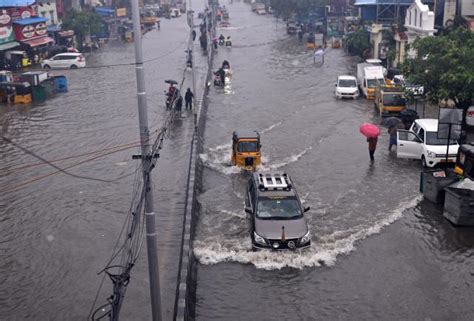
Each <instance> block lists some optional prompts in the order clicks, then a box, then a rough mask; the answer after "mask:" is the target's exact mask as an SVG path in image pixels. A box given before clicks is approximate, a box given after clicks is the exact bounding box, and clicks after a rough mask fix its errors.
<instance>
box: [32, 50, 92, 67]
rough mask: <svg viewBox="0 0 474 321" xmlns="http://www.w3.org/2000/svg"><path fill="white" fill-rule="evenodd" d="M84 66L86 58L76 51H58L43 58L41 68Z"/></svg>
mask: <svg viewBox="0 0 474 321" xmlns="http://www.w3.org/2000/svg"><path fill="white" fill-rule="evenodd" d="M85 66H86V58H85V57H84V56H83V55H82V54H81V53H78V52H68V53H60V54H57V55H55V56H53V57H51V58H49V59H45V60H43V62H42V63H41V68H43V69H51V68H70V69H77V68H84V67H85Z"/></svg>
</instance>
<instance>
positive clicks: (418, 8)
mask: <svg viewBox="0 0 474 321" xmlns="http://www.w3.org/2000/svg"><path fill="white" fill-rule="evenodd" d="M434 25H435V14H434V12H433V11H431V10H430V8H429V6H428V5H426V4H423V3H422V2H421V0H415V1H414V2H413V3H412V4H411V5H410V7H408V9H407V11H406V16H405V24H404V27H405V29H406V30H405V32H397V34H395V41H396V55H395V61H394V65H395V66H398V65H399V64H401V63H403V62H404V61H405V57H406V56H409V57H414V56H415V55H416V52H415V51H414V50H413V49H410V50H409V51H408V52H407V51H406V46H407V45H410V44H412V43H413V42H414V41H415V40H416V39H418V38H425V37H431V36H433V35H434V34H435V33H436V31H437V30H436V29H435V28H434Z"/></svg>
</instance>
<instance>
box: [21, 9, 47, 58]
mask: <svg viewBox="0 0 474 321" xmlns="http://www.w3.org/2000/svg"><path fill="white" fill-rule="evenodd" d="M46 21H47V19H45V18H41V17H32V18H27V19H19V20H16V21H14V22H13V29H14V32H15V37H16V40H17V41H19V42H20V43H21V47H22V48H23V49H24V50H25V51H26V52H27V53H28V55H29V56H30V58H33V59H34V60H35V62H36V60H37V59H38V60H39V58H41V56H43V53H44V51H45V50H47V47H48V46H50V45H52V44H53V43H54V39H53V38H51V37H49V36H48V28H47V25H46Z"/></svg>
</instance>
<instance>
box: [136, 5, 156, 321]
mask: <svg viewBox="0 0 474 321" xmlns="http://www.w3.org/2000/svg"><path fill="white" fill-rule="evenodd" d="M131 3H132V18H133V41H134V43H135V73H136V77H137V99H138V120H139V126H140V142H141V152H142V155H141V159H142V165H143V166H142V167H143V184H144V186H143V187H144V189H145V225H146V244H147V254H148V272H149V278H150V280H149V281H150V293H151V312H152V320H153V321H161V298H160V276H159V271H158V250H157V242H156V231H155V212H154V208H153V188H152V184H151V169H152V167H151V165H152V164H151V161H152V158H153V155H151V150H150V141H149V140H150V132H149V129H148V112H147V103H146V90H145V73H144V70H143V53H142V33H141V26H140V14H139V8H138V0H131Z"/></svg>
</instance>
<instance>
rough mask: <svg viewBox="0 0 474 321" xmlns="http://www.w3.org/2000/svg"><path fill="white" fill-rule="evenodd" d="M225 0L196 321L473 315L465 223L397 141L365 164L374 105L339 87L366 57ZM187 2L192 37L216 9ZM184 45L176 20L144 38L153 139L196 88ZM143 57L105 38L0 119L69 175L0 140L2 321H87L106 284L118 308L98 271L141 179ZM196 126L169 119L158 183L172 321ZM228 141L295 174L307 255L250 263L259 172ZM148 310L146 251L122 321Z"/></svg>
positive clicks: (208, 133) (185, 118) (207, 146)
mask: <svg viewBox="0 0 474 321" xmlns="http://www.w3.org/2000/svg"><path fill="white" fill-rule="evenodd" d="M224 4H225V5H226V6H227V8H228V10H229V14H230V23H231V26H230V27H229V28H218V29H217V33H218V35H219V34H221V33H222V34H223V35H225V36H229V35H230V36H231V37H232V41H233V47H232V48H231V49H228V48H222V47H220V48H219V50H218V52H217V54H216V56H215V58H214V70H216V69H217V68H218V66H219V65H220V64H221V63H222V61H223V60H228V61H229V62H230V65H231V67H232V72H233V74H232V79H231V80H230V83H229V84H228V85H227V86H226V87H225V88H224V89H220V88H216V87H215V86H212V87H211V88H210V94H209V105H208V112H207V115H206V116H205V117H206V129H205V134H204V135H205V137H204V138H205V139H204V152H203V153H202V154H200V155H199V160H200V161H201V162H202V164H204V173H203V182H202V183H203V184H202V185H203V188H202V193H201V194H200V195H199V197H198V201H199V204H200V213H199V217H198V222H197V226H196V235H195V240H194V243H193V251H194V255H195V256H196V257H197V259H198V266H197V293H196V301H197V302H196V304H197V307H196V319H197V320H199V321H207V320H216V321H217V320H276V319H278V320H354V319H355V320H462V321H464V320H466V321H468V320H469V321H470V320H472V319H473V315H474V307H472V304H471V301H472V299H471V298H472V297H473V296H474V288H473V287H472V280H473V275H474V270H473V268H472V266H473V264H474V259H473V254H474V250H473V245H474V234H473V232H472V231H473V230H472V229H471V228H455V227H454V226H452V225H451V224H450V223H449V222H448V221H446V220H445V219H444V218H443V217H442V208H441V207H440V206H436V205H433V204H431V203H430V202H428V201H425V200H423V198H422V196H421V194H420V193H419V177H420V171H421V170H422V166H421V162H419V161H409V160H400V159H397V158H396V156H395V153H393V152H392V153H390V152H389V151H388V143H389V136H388V133H387V130H386V129H385V128H382V135H381V136H380V138H379V143H378V146H377V151H376V152H375V163H374V164H373V165H371V164H370V160H369V153H368V146H367V142H366V140H365V138H364V137H363V136H362V135H361V134H360V133H359V126H360V125H361V124H362V123H365V122H371V123H375V124H379V123H380V117H379V115H378V112H376V111H375V109H374V106H373V103H372V102H369V101H366V100H365V99H362V98H359V99H357V100H345V101H341V100H336V99H335V97H334V88H335V86H334V84H335V82H336V78H337V76H338V75H342V74H348V73H352V74H354V72H355V66H356V63H357V61H356V60H355V58H354V57H351V56H349V55H347V54H346V53H345V52H344V51H343V49H330V48H329V49H328V50H327V52H326V56H325V63H324V64H323V65H319V64H315V63H314V62H313V57H312V52H311V51H308V50H307V49H305V48H304V46H303V44H302V43H300V42H299V41H298V38H297V37H296V36H288V35H287V34H286V31H285V25H284V24H283V23H282V22H281V21H279V22H277V21H276V20H275V18H274V17H273V16H268V15H267V16H257V15H256V14H255V13H253V12H251V10H250V6H249V5H247V4H245V3H243V2H234V3H232V4H231V3H230V1H224ZM193 6H194V7H193V9H194V11H195V23H196V24H198V23H199V22H200V21H199V20H198V19H197V12H200V11H202V9H203V7H204V1H197V2H193ZM188 34H189V27H188V26H187V23H186V17H185V16H182V17H181V18H177V19H171V20H166V19H162V22H161V30H160V31H158V30H152V31H151V32H149V33H147V34H146V35H145V36H144V38H143V50H144V60H145V68H146V71H145V75H146V85H147V97H148V118H149V126H150V132H151V133H152V134H151V137H152V139H154V138H155V137H156V135H157V132H158V131H159V130H160V129H161V125H162V123H163V121H164V119H165V117H166V116H167V111H166V110H165V106H164V104H165V96H164V94H163V91H164V90H166V89H167V85H166V84H165V83H164V80H166V79H175V80H177V81H180V80H181V78H182V76H183V72H184V74H185V75H186V80H185V82H184V89H185V88H187V87H191V88H192V81H191V72H190V71H184V65H185V53H184V51H185V49H186V45H187V41H188ZM194 57H195V65H194V70H195V72H196V76H197V78H198V79H197V83H199V82H202V81H203V79H204V77H205V72H206V66H205V60H206V57H205V56H203V55H202V52H201V50H200V49H199V43H198V41H197V39H196V42H195V44H194ZM133 62H134V47H133V43H132V44H123V43H120V44H118V43H115V44H112V43H111V44H109V45H108V46H106V47H105V48H104V49H101V50H100V51H98V52H96V53H94V54H92V55H89V56H87V65H88V67H89V68H85V69H81V70H71V71H64V72H63V71H61V72H58V71H53V72H51V74H53V75H59V74H64V75H66V76H67V79H68V84H69V92H68V93H66V94H61V95H57V96H56V97H54V98H53V99H50V100H48V101H46V103H44V104H41V105H32V106H21V105H16V106H14V107H13V106H5V105H1V106H0V124H1V128H2V132H3V135H5V136H6V137H8V138H10V139H11V140H12V141H13V142H15V143H16V144H18V145H19V146H21V147H23V148H26V149H28V150H29V151H31V152H33V153H35V154H37V155H39V156H41V157H43V158H45V159H47V160H49V161H50V162H52V163H53V164H55V165H56V166H60V167H61V168H63V169H64V170H65V171H67V173H61V172H58V170H57V169H55V168H53V167H51V166H47V165H45V164H44V163H43V162H41V161H40V160H38V159H37V158H35V157H33V156H32V155H31V154H28V153H25V152H24V151H23V150H22V149H20V148H18V147H15V146H14V145H12V144H9V143H7V142H5V141H3V140H2V141H0V160H1V164H0V195H1V196H0V234H1V237H0V272H1V273H0V284H1V286H0V320H1V321H3V320H12V321H16V320H35V321H36V320H51V321H60V320H61V321H62V320H85V319H87V315H88V314H89V311H90V310H91V307H92V306H93V303H94V299H95V297H96V293H97V290H98V289H101V290H100V291H99V294H98V296H97V302H96V304H95V305H94V306H95V307H98V306H100V305H102V304H105V303H106V299H107V298H109V297H110V296H111V295H112V284H111V282H110V280H109V279H108V278H106V279H105V281H104V283H103V285H102V283H101V282H102V274H101V275H97V273H98V272H100V271H101V270H102V269H103V268H104V267H105V264H106V263H107V262H108V260H109V259H110V257H111V255H112V253H113V250H114V249H116V246H117V245H116V240H117V238H118V236H119V234H120V231H121V230H122V227H123V224H124V221H125V219H126V217H127V212H128V210H129V208H130V204H131V202H132V190H133V189H134V187H136V185H135V182H136V177H140V176H141V172H140V170H139V168H138V164H139V163H138V161H136V160H132V155H133V154H139V153H140V148H139V131H138V120H137V118H138V115H137V114H138V112H137V100H136V81H135V69H134V63H133ZM198 89H201V88H200V87H198ZM194 94H195V97H201V96H202V92H195V93H194ZM426 116H427V117H437V111H436V110H435V109H432V108H431V109H430V108H429V109H428V110H427V115H426ZM193 120H194V119H193V114H192V113H190V112H185V111H183V114H182V117H180V118H178V119H176V120H175V121H174V122H173V125H172V127H171V130H170V131H169V132H168V134H167V140H166V141H165V143H164V148H163V149H162V150H161V152H160V158H159V160H158V162H157V167H156V169H155V170H154V172H153V173H154V174H153V182H154V191H155V195H154V196H155V197H154V201H155V211H156V213H157V226H156V228H157V233H158V256H159V265H160V279H161V297H162V308H163V320H172V318H173V309H174V304H175V293H176V286H177V280H178V272H179V268H178V266H179V264H178V263H179V255H180V250H181V248H180V245H181V239H182V229H183V214H184V207H185V204H186V187H187V171H188V166H189V164H190V163H189V160H190V157H189V154H190V148H191V137H192V135H193V130H194V123H193ZM234 130H258V131H259V132H260V134H261V142H262V153H263V165H262V166H261V170H262V171H273V170H277V171H284V172H286V173H288V174H289V175H290V176H291V178H292V180H293V182H294V183H295V187H296V189H297V191H298V193H299V195H300V196H301V198H302V201H303V203H304V205H305V206H310V207H311V210H310V211H309V212H307V213H306V214H305V215H306V218H307V221H308V223H309V227H310V231H311V240H312V245H311V247H310V248H308V249H305V250H300V251H295V252H291V251H288V252H283V251H282V252H271V251H258V252H254V251H252V250H251V240H250V236H249V221H248V219H247V214H246V213H245V212H244V199H245V185H246V183H247V181H248V179H249V178H250V176H249V174H248V173H243V172H241V171H240V169H237V168H235V167H232V166H231V162H230V156H231V139H232V132H233V131H234ZM78 175H79V176H81V177H82V178H79V177H77V176H78ZM75 176H76V177H75ZM197 190H198V188H197ZM149 297H150V294H149V284H148V267H147V258H146V249H145V244H144V246H143V248H142V252H141V255H140V258H139V260H138V261H137V263H136V265H135V267H134V269H133V271H132V275H131V280H130V284H129V286H128V288H127V292H126V296H125V300H124V304H123V307H122V312H121V315H120V317H121V319H122V320H150V319H151V308H150V299H149Z"/></svg>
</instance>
